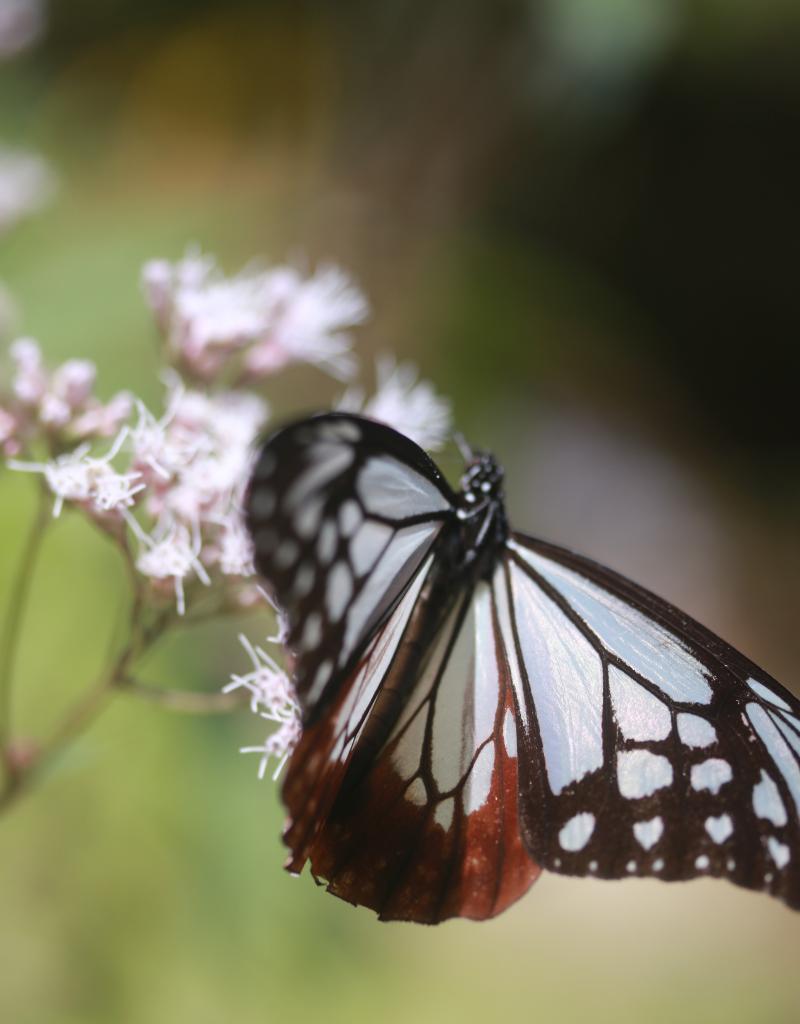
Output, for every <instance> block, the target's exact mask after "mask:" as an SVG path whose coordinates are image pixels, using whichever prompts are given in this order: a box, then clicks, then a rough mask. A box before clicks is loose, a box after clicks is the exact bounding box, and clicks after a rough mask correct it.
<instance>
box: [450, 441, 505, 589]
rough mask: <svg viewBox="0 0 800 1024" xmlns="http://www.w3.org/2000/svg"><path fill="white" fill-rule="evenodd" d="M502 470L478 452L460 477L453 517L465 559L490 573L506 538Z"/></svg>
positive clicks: (491, 457) (493, 461)
mask: <svg viewBox="0 0 800 1024" xmlns="http://www.w3.org/2000/svg"><path fill="white" fill-rule="evenodd" d="M503 477H504V473H503V467H502V466H501V465H500V463H499V462H498V461H497V459H495V457H494V456H493V455H490V454H489V453H488V452H478V453H476V454H475V456H474V457H473V458H472V459H471V460H470V461H469V463H468V464H467V467H466V469H465V471H464V474H463V475H462V477H461V490H460V492H459V495H458V505H457V510H456V514H457V516H458V519H459V520H460V522H461V529H462V541H463V544H464V559H465V562H466V563H468V564H470V563H473V562H478V563H479V564H480V565H481V567H483V566H486V569H487V571H491V569H492V568H493V564H494V556H495V554H496V552H497V551H499V550H500V549H501V548H502V546H503V545H504V544H505V542H506V540H507V538H508V520H507V519H506V510H505V504H504V500H503Z"/></svg>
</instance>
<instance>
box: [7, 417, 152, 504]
mask: <svg viewBox="0 0 800 1024" xmlns="http://www.w3.org/2000/svg"><path fill="white" fill-rule="evenodd" d="M126 436H127V430H126V429H123V430H122V431H121V432H120V435H119V437H118V438H117V439H116V441H115V442H114V444H113V445H112V447H111V448H110V449H109V451H108V452H107V453H106V454H105V455H103V456H102V457H101V458H95V457H93V456H91V455H89V450H90V446H89V445H88V444H82V445H79V446H78V447H77V448H75V449H74V450H73V451H71V452H67V453H66V454H65V455H60V456H59V457H58V458H57V459H53V460H52V461H50V462H18V461H16V460H14V459H11V460H9V462H8V465H9V467H10V468H11V469H17V470H21V471H23V472H27V473H42V474H43V475H44V478H45V480H46V482H47V485H48V487H49V488H50V490H51V491H52V492H53V494H54V495H55V503H54V505H53V515H54V516H56V517H57V516H59V515H61V509H62V508H63V506H64V502H65V501H74V502H77V503H80V504H85V505H88V506H89V507H90V508H92V509H94V510H95V511H97V512H115V511H120V512H121V511H123V510H125V509H128V508H130V507H131V505H133V503H134V496H135V495H136V494H138V493H139V491H141V490H142V489H143V487H144V484H143V483H142V482H141V475H140V474H139V473H135V472H134V473H117V472H115V470H114V469H113V468H112V466H111V462H112V461H113V460H114V459H115V458H116V456H117V455H118V454H119V451H120V448H121V447H122V444H123V442H124V441H125V438H126Z"/></svg>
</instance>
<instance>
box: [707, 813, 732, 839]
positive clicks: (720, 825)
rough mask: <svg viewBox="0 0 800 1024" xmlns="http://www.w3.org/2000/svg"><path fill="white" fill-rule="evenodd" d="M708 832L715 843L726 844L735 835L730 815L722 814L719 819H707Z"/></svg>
mask: <svg viewBox="0 0 800 1024" xmlns="http://www.w3.org/2000/svg"><path fill="white" fill-rule="evenodd" d="M705 825H706V832H708V834H709V835H710V836H711V838H712V839H713V840H714V842H715V843H718V844H719V843H724V842H725V840H726V839H729V838H730V837H731V836H732V835H733V821H732V820H731V816H730V814H720V816H719V817H718V818H714V817H711V818H706V822H705Z"/></svg>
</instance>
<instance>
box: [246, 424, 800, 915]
mask: <svg viewBox="0 0 800 1024" xmlns="http://www.w3.org/2000/svg"><path fill="white" fill-rule="evenodd" d="M245 516H246V521H247V525H248V528H249V531H250V534H251V536H252V540H253V544H254V549H255V561H256V566H257V568H258V570H259V572H260V574H261V575H262V576H263V577H264V579H265V580H266V581H267V584H268V586H269V588H270V590H271V594H272V597H273V599H274V600H275V602H276V605H277V607H278V608H279V609H281V610H282V612H283V613H284V616H285V628H286V637H287V649H288V652H289V655H288V656H289V659H290V662H291V668H292V672H293V679H294V684H295V686H296V690H297V695H298V699H299V701H300V704H301V707H302V710H303V731H302V736H301V738H300V741H299V743H298V746H297V747H296V749H295V750H294V752H293V754H292V756H291V759H290V761H289V764H288V768H287V773H286V777H285V781H284V784H283V793H282V795H283V800H284V803H285V805H286V808H287V811H288V819H287V826H286V831H285V836H284V838H285V842H286V844H287V846H288V848H289V850H290V857H289V860H288V863H287V867H288V868H289V870H290V871H292V872H294V873H299V872H300V871H301V870H302V868H303V866H304V865H305V864H306V863H309V864H310V866H311V870H312V873H313V875H314V877H315V878H316V879H318V880H324V882H326V883H327V887H328V890H329V891H330V892H332V893H334V894H335V895H336V896H339V897H341V898H343V899H345V900H347V901H349V902H351V903H353V904H360V905H365V906H367V907H370V908H372V909H373V910H374V911H376V912H377V913H378V915H379V916H380V917H381V918H382V919H387V920H388V919H400V920H408V921H418V922H425V923H437V922H439V921H442V920H444V919H446V918H450V917H467V918H473V919H484V918H489V917H492V916H494V915H496V914H498V913H500V912H501V911H503V910H504V909H506V908H507V907H508V906H510V905H511V904H512V903H514V902H515V901H516V900H517V899H519V897H520V896H522V895H523V894H524V893H525V892H526V891H527V889H528V888H529V887H530V886H531V884H532V883H533V882H534V881H535V880H536V878H537V877H538V876H539V874H540V873H541V871H542V870H546V871H554V872H559V873H561V874H565V875H583V876H594V877H596V878H604V879H619V878H627V877H643V876H650V877H655V878H661V879H665V880H669V881H674V880H679V879H689V878H695V877H697V876H718V877H723V878H727V879H729V880H730V881H731V882H734V883H736V884H737V885H740V886H745V887H747V888H750V889H758V890H763V891H766V892H769V893H771V894H773V895H774V896H777V897H779V898H780V899H782V900H784V901H785V902H786V903H787V904H788V905H789V906H791V907H794V908H796V909H800V702H798V700H797V699H796V698H795V697H794V696H792V695H791V694H790V693H789V692H788V691H787V690H786V689H784V688H783V687H781V686H780V685H779V684H778V683H777V682H776V681H775V680H774V679H772V678H771V677H770V676H769V675H767V673H766V672H763V671H762V670H761V669H759V668H758V667H757V666H756V665H754V664H753V663H752V662H750V661H749V660H748V659H747V658H745V657H744V656H743V655H741V654H739V653H738V652H737V651H736V650H734V649H733V648H732V647H730V646H729V645H728V644H727V643H725V642H724V641H722V640H720V639H718V638H717V637H716V636H714V635H713V634H712V633H711V632H709V631H708V630H707V629H705V628H704V627H703V626H701V625H699V624H698V623H697V622H695V621H694V620H693V619H691V618H690V617H689V616H688V615H685V614H684V613H683V612H680V611H678V609H677V608H674V607H673V606H672V605H670V604H668V603H667V602H666V601H663V600H661V599H660V598H658V597H655V596H654V595H653V594H651V593H649V592H648V591H647V590H645V589H643V588H642V587H640V586H638V585H637V584H635V583H632V582H630V581H629V580H627V579H625V578H624V577H622V576H620V575H618V574H617V573H615V572H613V571H611V570H610V569H606V568H604V567H602V566H600V565H598V564H596V563H594V562H592V561H590V560H588V559H586V558H583V557H581V556H579V555H576V554H573V553H571V552H570V551H567V550H564V549H563V548H560V547H556V546H555V545H552V544H549V543H546V542H544V541H541V540H535V539H533V538H532V537H528V536H525V535H524V534H521V533H516V532H512V531H511V530H510V528H509V525H508V522H507V519H506V513H505V509H504V504H503V470H502V468H501V467H500V465H499V464H498V463H497V461H496V460H495V459H494V457H493V456H491V455H489V454H485V453H474V454H470V456H469V458H468V460H467V464H466V467H465V470H464V474H463V477H462V479H461V485H460V490H459V492H458V493H456V492H455V491H454V490H453V489H452V488H451V487H450V485H449V484H448V483H447V481H446V480H445V478H444V477H443V476H442V474H441V472H440V471H439V469H438V468H437V467H436V465H435V464H434V462H433V461H432V460H431V458H430V457H429V456H428V455H427V454H426V453H425V452H424V451H423V450H422V449H421V448H419V447H418V446H417V445H416V444H415V443H414V442H413V441H411V440H409V439H408V438H406V437H404V436H403V435H402V434H399V433H397V432H396V431H395V430H393V429H391V428H390V427H388V426H384V425H381V424H379V423H376V422H373V421H370V420H367V419H364V418H361V417H358V416H353V415H349V414H344V413H329V414H322V415H318V416H314V417H311V418H308V419H305V420H302V421H300V422H296V423H293V424H291V425H289V426H287V427H285V428H283V429H281V430H279V431H278V432H277V433H275V434H274V435H273V436H272V437H270V438H269V439H268V440H267V441H266V443H265V444H264V445H263V447H262V449H261V451H260V454H259V455H258V457H257V461H256V463H255V468H254V471H253V475H252V478H251V480H250V483H249V486H248V490H247V494H246V499H245Z"/></svg>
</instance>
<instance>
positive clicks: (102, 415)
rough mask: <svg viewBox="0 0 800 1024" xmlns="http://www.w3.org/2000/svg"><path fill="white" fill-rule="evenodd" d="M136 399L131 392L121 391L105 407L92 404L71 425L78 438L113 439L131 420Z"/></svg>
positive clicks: (100, 403) (99, 403) (101, 404)
mask: <svg viewBox="0 0 800 1024" xmlns="http://www.w3.org/2000/svg"><path fill="white" fill-rule="evenodd" d="M133 406H134V398H133V395H132V394H131V393H130V392H129V391H120V392H118V393H117V394H116V395H114V396H113V398H111V399H110V400H109V401H108V402H107V403H106V404H105V405H104V404H103V403H102V402H90V403H89V404H88V406H87V408H86V409H85V410H84V411H83V412H82V413H81V414H80V415H79V416H77V417H76V418H75V419H74V420H73V421H72V423H71V424H70V430H71V431H72V432H73V433H74V434H75V435H76V436H77V437H112V436H113V435H114V434H116V433H117V432H118V431H119V430H120V428H121V427H122V425H123V423H125V421H126V420H128V419H130V416H131V413H132V412H133Z"/></svg>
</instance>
